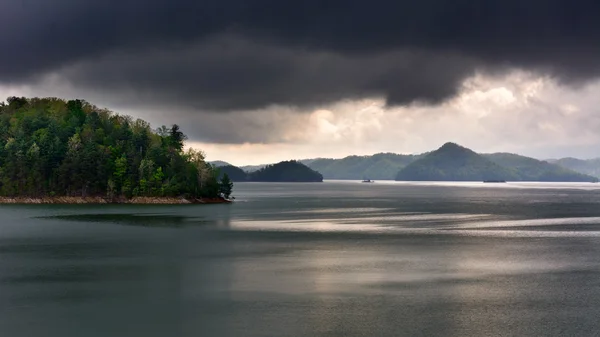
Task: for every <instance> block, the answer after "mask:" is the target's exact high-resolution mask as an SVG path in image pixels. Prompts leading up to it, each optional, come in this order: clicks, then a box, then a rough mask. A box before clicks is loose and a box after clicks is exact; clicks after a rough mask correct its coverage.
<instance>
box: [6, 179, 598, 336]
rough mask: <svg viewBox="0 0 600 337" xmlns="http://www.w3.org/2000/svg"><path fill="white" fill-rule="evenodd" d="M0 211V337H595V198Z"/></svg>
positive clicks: (255, 199)
mask: <svg viewBox="0 0 600 337" xmlns="http://www.w3.org/2000/svg"><path fill="white" fill-rule="evenodd" d="M235 195H236V197H237V202H236V203H235V204H233V205H209V206H196V205H193V206H185V205H184V206H118V205H115V206H89V205H87V206H43V205H31V206H14V205H3V206H0V335H1V336H14V337H17V336H61V337H65V336H78V337H79V336H99V337H100V336H101V337H107V336H144V337H149V336H161V337H165V336H598V335H600V320H599V318H600V185H599V184H535V183H529V184H525V183H524V184H511V183H509V184H483V183H481V184H480V183H462V184H448V183H437V184H435V183H434V184H431V183H414V184H411V183H391V182H390V183H387V182H376V183H375V184H361V183H355V182H336V181H332V182H325V183H322V184H259V183H256V184H254V183H247V184H236V186H235Z"/></svg>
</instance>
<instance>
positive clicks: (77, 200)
mask: <svg viewBox="0 0 600 337" xmlns="http://www.w3.org/2000/svg"><path fill="white" fill-rule="evenodd" d="M229 203H231V200H228V199H225V198H201V199H185V198H168V197H134V198H131V199H110V198H104V197H41V198H28V197H15V198H9V197H0V204H61V205H74V204H135V205H185V204H229Z"/></svg>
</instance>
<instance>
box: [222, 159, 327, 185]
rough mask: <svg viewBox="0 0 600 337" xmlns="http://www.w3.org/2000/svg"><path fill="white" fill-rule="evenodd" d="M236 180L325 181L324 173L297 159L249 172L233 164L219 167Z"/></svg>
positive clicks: (223, 172)
mask: <svg viewBox="0 0 600 337" xmlns="http://www.w3.org/2000/svg"><path fill="white" fill-rule="evenodd" d="M218 169H219V170H220V171H221V172H222V174H227V175H228V176H229V177H231V180H233V181H236V182H241V181H247V182H297V183H299V182H305V183H311V182H323V175H322V174H321V173H319V172H317V171H315V170H313V169H311V168H310V167H308V166H306V165H304V164H303V163H301V162H299V161H296V160H288V161H282V162H279V163H277V164H270V165H266V166H263V167H262V168H260V169H258V170H255V171H251V172H247V171H244V170H242V169H241V168H239V167H236V166H233V165H229V164H228V165H226V166H221V167H219V168H218Z"/></svg>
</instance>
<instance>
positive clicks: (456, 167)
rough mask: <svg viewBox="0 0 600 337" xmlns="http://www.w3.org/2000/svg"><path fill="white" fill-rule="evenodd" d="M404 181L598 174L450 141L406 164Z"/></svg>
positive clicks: (564, 178)
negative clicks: (476, 149)
mask: <svg viewBox="0 0 600 337" xmlns="http://www.w3.org/2000/svg"><path fill="white" fill-rule="evenodd" d="M396 180H402V181H485V180H496V181H498V180H499V181H502V180H504V181H548V182H594V181H598V179H597V178H595V177H592V176H589V175H585V174H582V173H578V172H575V171H573V170H569V169H566V168H563V167H560V166H558V165H554V164H550V163H548V162H546V161H541V160H537V159H533V158H529V157H524V156H520V155H516V154H512V153H492V154H478V153H475V152H474V151H472V150H470V149H467V148H465V147H462V146H460V145H458V144H455V143H446V144H444V145H443V146H442V147H440V148H439V149H437V150H435V151H433V152H430V153H429V154H427V155H425V156H424V157H423V158H421V159H418V160H416V161H414V162H412V163H410V164H409V165H407V166H406V167H405V168H403V169H401V170H400V172H398V175H397V176H396Z"/></svg>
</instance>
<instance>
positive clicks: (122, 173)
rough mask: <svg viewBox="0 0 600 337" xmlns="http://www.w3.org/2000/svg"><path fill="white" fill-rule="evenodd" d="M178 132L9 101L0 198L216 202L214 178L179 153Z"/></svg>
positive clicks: (90, 109) (0, 138)
mask: <svg viewBox="0 0 600 337" xmlns="http://www.w3.org/2000/svg"><path fill="white" fill-rule="evenodd" d="M185 140H186V136H185V135H184V134H183V133H182V132H181V131H180V129H179V126H177V125H173V126H172V127H171V128H167V127H165V126H163V127H161V128H159V129H158V130H157V131H156V132H155V131H152V130H151V129H150V125H149V124H148V123H147V122H145V121H142V120H139V119H138V120H135V121H134V120H133V119H132V118H131V117H129V116H122V115H118V114H114V113H112V112H110V111H107V110H103V109H99V108H97V107H95V106H93V105H91V104H89V103H87V102H85V101H83V100H70V101H65V100H61V99H57V98H30V99H27V98H24V97H10V98H8V100H7V104H0V195H2V196H29V197H39V196H50V195H52V196H108V197H110V198H129V197H131V196H150V197H151V196H170V197H180V196H183V197H187V198H199V197H216V196H218V195H219V183H218V181H217V175H218V172H217V171H216V170H215V169H214V168H213V167H212V166H210V165H208V164H207V163H206V162H205V161H204V155H203V154H202V152H199V151H193V150H190V151H188V152H187V153H184V152H183V146H184V142H185Z"/></svg>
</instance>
